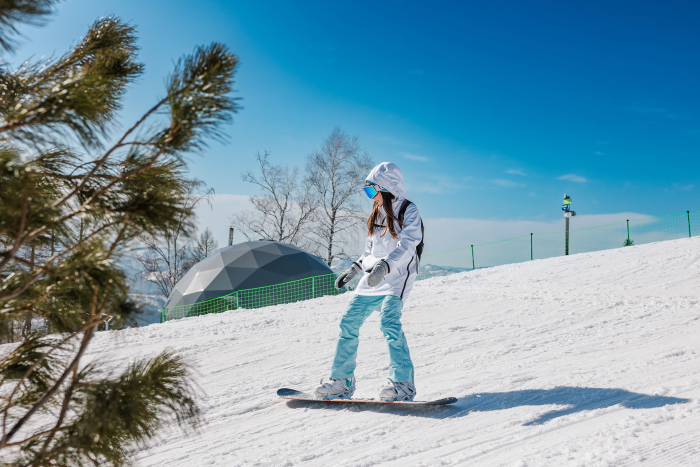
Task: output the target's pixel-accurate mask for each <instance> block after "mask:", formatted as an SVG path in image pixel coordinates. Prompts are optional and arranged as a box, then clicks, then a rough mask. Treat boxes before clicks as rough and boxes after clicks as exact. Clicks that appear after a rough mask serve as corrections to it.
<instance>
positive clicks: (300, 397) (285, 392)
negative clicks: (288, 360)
mask: <svg viewBox="0 0 700 467" xmlns="http://www.w3.org/2000/svg"><path fill="white" fill-rule="evenodd" d="M277 395H278V396H280V397H281V398H282V399H289V400H296V401H308V402H330V403H344V404H397V405H448V404H454V403H455V402H457V398H456V397H446V398H444V399H437V400H432V401H412V402H404V401H383V400H381V399H320V398H318V397H316V396H314V395H313V394H310V393H308V392H301V391H297V390H296V389H289V388H282V389H278V390H277Z"/></svg>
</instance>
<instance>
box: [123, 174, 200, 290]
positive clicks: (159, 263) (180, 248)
mask: <svg viewBox="0 0 700 467" xmlns="http://www.w3.org/2000/svg"><path fill="white" fill-rule="evenodd" d="M203 186H204V183H203V182H201V181H199V180H193V181H191V182H189V183H187V184H185V185H184V188H183V190H182V192H181V194H180V203H179V204H180V205H181V207H182V211H181V212H180V213H179V214H178V216H177V217H176V219H175V222H174V223H173V225H172V226H171V227H170V228H168V229H165V230H163V231H162V232H159V233H157V234H145V235H142V236H141V237H140V238H139V240H140V241H141V243H143V245H145V247H146V249H145V251H142V252H138V253H136V255H135V256H136V259H137V260H138V262H139V263H141V266H142V267H143V278H144V279H145V280H147V281H149V282H152V283H153V284H155V285H156V286H157V287H158V289H159V290H160V292H161V293H162V294H163V295H164V296H165V297H169V296H170V293H171V292H172V291H173V288H174V287H175V285H176V284H177V283H178V282H179V281H180V279H182V276H184V275H185V274H187V271H189V270H190V268H191V267H192V266H194V265H195V264H196V263H197V260H196V259H195V258H194V257H193V255H192V252H191V246H192V236H193V224H192V222H191V219H192V217H193V216H194V210H195V207H196V206H197V205H198V204H199V203H200V202H202V201H204V202H206V203H211V196H212V194H213V193H214V191H213V190H211V189H209V190H204V189H203Z"/></svg>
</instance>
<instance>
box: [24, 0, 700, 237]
mask: <svg viewBox="0 0 700 467" xmlns="http://www.w3.org/2000/svg"><path fill="white" fill-rule="evenodd" d="M106 14H115V15H117V16H120V17H121V18H123V19H125V20H128V21H131V22H132V24H134V25H135V26H136V27H137V28H138V34H139V36H140V41H139V43H140V46H141V53H140V57H141V60H142V61H143V62H144V63H145V64H146V74H145V76H144V77H143V78H142V79H141V80H140V81H139V82H138V83H137V84H136V85H135V86H134V87H133V89H132V90H131V92H130V94H129V97H128V100H127V103H126V108H125V111H124V113H123V114H124V122H129V121H132V120H133V119H134V118H136V117H137V116H138V115H139V114H140V113H141V112H143V111H144V110H145V109H146V108H148V107H149V106H150V105H151V104H152V103H153V102H154V100H155V99H156V97H157V96H159V95H162V94H163V92H162V89H163V80H164V77H165V76H166V75H167V73H168V72H169V70H170V69H171V68H172V64H173V62H174V61H175V60H176V59H177V58H178V57H180V56H181V55H183V54H184V53H188V52H190V51H191V50H192V49H193V47H194V46H195V45H198V44H207V43H210V42H212V41H220V42H224V43H226V44H227V45H229V46H230V48H231V49H232V50H233V51H234V52H235V53H236V54H237V55H238V56H239V57H240V60H241V66H240V69H239V71H238V75H237V84H236V89H237V91H238V92H237V95H238V97H240V98H241V101H240V103H241V105H242V107H243V109H242V110H241V112H240V113H239V114H237V115H236V117H235V123H234V124H233V125H231V126H230V127H227V128H226V129H225V130H226V132H227V133H228V134H229V136H230V142H229V144H227V145H219V144H212V145H211V147H210V148H209V150H207V151H206V152H205V153H204V154H202V155H198V156H193V157H192V165H191V170H192V173H193V175H195V176H197V177H198V178H200V179H202V180H204V181H206V182H207V183H208V184H209V185H210V186H211V187H213V188H214V189H215V190H216V193H217V194H221V195H224V194H232V195H246V194H251V193H253V192H251V187H250V186H247V185H245V184H243V183H242V182H241V181H240V172H241V171H243V170H246V169H249V168H253V166H254V156H255V153H256V152H258V151H263V150H268V151H270V152H271V157H272V159H273V161H275V162H282V163H288V164H299V165H300V164H303V162H304V159H305V157H306V155H307V154H308V153H309V152H310V151H311V150H312V149H313V147H314V146H317V145H319V144H320V142H321V140H322V139H323V138H324V137H325V136H326V135H327V134H328V133H329V132H330V131H331V130H332V128H333V127H334V126H336V125H339V126H341V127H342V128H343V129H344V130H346V131H347V132H348V133H351V134H357V135H359V137H360V142H361V144H363V145H364V146H365V147H366V148H367V150H368V151H369V153H370V155H371V156H372V157H373V158H374V160H375V161H376V162H380V161H385V160H389V161H394V162H396V163H397V164H398V165H399V166H400V167H401V168H402V169H403V171H404V174H405V177H406V181H407V185H408V190H409V198H410V199H412V200H413V201H415V202H416V203H417V204H418V205H419V207H420V210H421V212H422V214H423V216H424V217H425V218H426V219H430V218H459V219H482V220H483V219H488V220H494V221H510V220H517V221H541V222H543V223H549V222H555V221H559V220H560V218H561V212H560V204H561V198H562V194H563V193H564V192H565V191H566V192H567V193H569V194H570V195H571V196H572V198H573V207H574V209H575V210H576V211H578V212H579V214H584V215H610V214H615V213H626V212H635V213H642V214H649V215H660V214H667V213H673V212H680V211H685V210H688V209H689V210H700V200H699V199H698V192H699V190H700V171H699V170H698V169H700V162H699V157H698V156H699V152H700V151H699V150H700V92H699V89H700V87H699V83H700V55H699V54H698V48H699V46H698V44H700V28H698V27H697V24H699V22H700V3H698V2H692V1H687V2H683V1H667V2H644V1H625V2H614V1H613V2H611V1H605V2H602V1H601V2H597V1H588V2H576V3H574V2H554V1H552V2H546V1H541V2H519V1H491V2H430V3H428V2H420V3H419V2H415V3H411V2H362V1H355V2H282V1H280V2H272V1H260V2H250V1H221V0H219V1H201V2H198V3H193V2H186V1H180V0H170V1H165V0H148V1H143V0H141V1H132V0H120V1H118V2H115V1H111V2H107V1H103V0H89V1H87V0H67V1H65V2H64V3H62V4H61V5H60V6H59V8H58V11H57V14H56V15H54V16H53V17H52V18H51V20H50V21H49V23H48V24H47V26H45V27H42V28H35V27H28V28H25V29H24V31H25V33H26V35H27V39H26V40H25V42H24V44H23V45H22V46H21V47H20V48H19V49H18V52H17V53H16V56H15V60H16V61H17V60H20V59H24V58H26V57H27V56H29V55H34V56H37V57H39V56H41V55H50V54H52V53H55V54H59V53H61V52H63V51H64V50H66V49H67V48H68V47H69V45H70V44H71V43H74V42H75V41H76V40H77V39H78V38H79V37H80V36H81V35H82V34H83V33H84V31H85V30H86V29H87V27H88V26H89V24H90V23H91V22H92V21H94V20H95V19H96V18H98V17H100V16H102V15H106ZM222 199H224V198H222ZM226 209H227V208H226V206H217V211H218V213H217V214H216V216H217V218H222V217H226V216H227V215H228V214H230V213H227V212H224V211H226ZM231 209H233V208H231ZM220 230H223V229H220ZM493 236H495V237H499V236H501V235H499V233H498V232H493Z"/></svg>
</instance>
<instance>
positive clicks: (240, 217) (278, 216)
mask: <svg viewBox="0 0 700 467" xmlns="http://www.w3.org/2000/svg"><path fill="white" fill-rule="evenodd" d="M269 156H270V154H269V153H268V152H265V153H264V154H260V153H258V154H257V156H256V160H257V161H258V165H259V170H258V172H257V173H253V172H252V171H248V172H244V173H243V174H242V175H241V178H242V180H243V181H244V182H248V183H251V184H253V185H255V186H257V187H258V188H259V189H260V190H261V192H262V193H261V195H260V196H252V197H251V198H250V201H251V203H252V204H253V209H252V210H250V211H244V212H242V213H237V214H234V215H232V216H230V217H229V221H230V222H231V226H232V227H235V228H237V229H239V230H240V231H241V232H242V233H243V235H244V236H245V237H246V238H247V239H248V240H257V239H259V238H269V239H271V240H275V241H278V242H285V243H291V244H292V245H298V246H300V247H302V248H303V247H305V246H308V245H307V243H308V241H307V238H306V235H304V234H305V233H306V232H307V230H308V228H309V227H310V225H311V222H312V221H313V219H314V214H315V212H316V204H315V202H314V200H313V199H312V197H311V196H310V193H309V187H308V185H307V184H305V183H304V182H303V180H302V178H301V177H300V175H299V169H298V168H297V167H291V168H290V167H288V166H282V165H273V164H271V163H270V161H269V160H268V158H269Z"/></svg>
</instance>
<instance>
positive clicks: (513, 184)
mask: <svg viewBox="0 0 700 467" xmlns="http://www.w3.org/2000/svg"><path fill="white" fill-rule="evenodd" d="M493 183H494V184H495V185H498V186H500V187H503V188H523V187H525V184H524V183H517V182H514V181H512V180H505V179H503V178H497V179H496V180H493Z"/></svg>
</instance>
